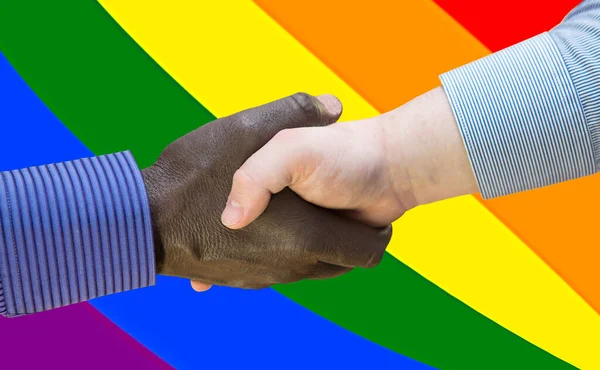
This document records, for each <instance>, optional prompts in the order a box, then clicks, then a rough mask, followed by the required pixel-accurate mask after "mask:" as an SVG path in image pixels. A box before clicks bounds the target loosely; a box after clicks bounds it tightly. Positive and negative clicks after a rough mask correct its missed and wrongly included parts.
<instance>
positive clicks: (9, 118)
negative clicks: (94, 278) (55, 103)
mask: <svg viewBox="0 0 600 370" xmlns="http://www.w3.org/2000/svg"><path fill="white" fill-rule="evenodd" d="M0 127H1V128H2V135H0V171H5V170H10V169H15V168H24V167H29V166H38V165H42V164H46V163H52V162H62V161H67V160H71V159H75V158H79V157H83V156H89V155H90V154H91V153H90V152H89V150H87V149H86V148H85V147H84V146H83V145H81V143H79V141H78V140H77V138H75V136H73V134H71V133H70V132H69V131H68V130H67V129H65V127H64V126H62V125H61V123H60V122H59V121H58V120H57V119H56V117H54V116H53V115H52V112H50V110H48V108H47V107H46V106H44V104H43V103H42V102H41V101H40V100H39V99H38V97H37V96H35V94H34V93H33V92H32V91H31V90H30V89H29V87H28V86H27V85H26V84H25V82H24V81H23V80H22V79H21V78H20V77H19V75H18V74H17V73H16V71H15V70H14V69H13V68H12V67H11V66H10V64H9V63H8V61H7V60H6V58H5V57H4V55H2V53H0ZM0 348H1V349H0V358H1V359H0V363H1V365H0V368H2V369H45V368H60V369H65V370H69V369H82V368H85V369H114V370H120V369H123V370H128V369H133V368H143V369H148V370H152V369H157V370H160V369H162V370H167V369H170V368H171V367H170V366H169V365H167V364H166V363H165V362H163V361H162V360H161V359H159V358H158V357H157V356H155V355H154V354H153V353H152V352H150V351H149V350H147V349H146V348H144V347H143V346H141V345H140V344H139V343H137V342H136V341H135V340H133V339H132V338H131V337H130V336H129V335H127V334H126V333H124V332H123V331H122V330H121V329H119V328H118V327H117V326H116V325H114V324H113V323H112V322H110V321H109V320H107V319H106V318H105V317H103V316H102V315H101V314H100V313H99V312H98V311H97V310H96V309H94V308H93V307H91V306H90V305H89V304H88V303H80V304H77V305H72V306H69V307H64V308H59V309H55V310H52V311H48V312H44V313H40V314H36V315H31V316H25V317H20V318H15V319H3V318H0ZM107 354H110V356H107ZM90 359H93V361H90Z"/></svg>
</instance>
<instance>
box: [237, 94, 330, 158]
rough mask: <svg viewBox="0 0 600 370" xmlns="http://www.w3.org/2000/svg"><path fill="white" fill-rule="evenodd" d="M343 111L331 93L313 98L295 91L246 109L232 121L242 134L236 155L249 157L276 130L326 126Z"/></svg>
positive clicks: (269, 138) (275, 132)
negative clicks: (286, 95)
mask: <svg viewBox="0 0 600 370" xmlns="http://www.w3.org/2000/svg"><path fill="white" fill-rule="evenodd" d="M341 114H342V103H341V102H340V101H339V100H338V99H337V98H336V97H334V96H332V95H321V96H319V97H314V96H312V95H309V94H305V93H297V94H294V95H291V96H288V97H286V98H283V99H279V100H276V101H274V102H271V103H268V104H265V105H262V106H259V107H256V108H252V109H248V110H245V111H243V112H240V113H237V114H236V115H234V116H233V117H231V118H232V120H231V122H233V125H234V130H236V131H238V135H243V136H244V141H243V142H242V143H241V145H240V147H238V148H236V150H237V152H238V154H240V153H243V154H245V157H246V158H247V157H249V156H250V155H252V154H253V153H254V152H256V151H257V150H258V149H260V148H261V147H262V146H264V145H265V144H266V143H267V142H268V141H269V140H271V139H272V138H273V137H274V136H275V135H276V134H277V133H278V132H279V131H281V130H285V129H292V128H299V127H315V126H328V125H330V124H332V123H334V122H336V121H337V120H338V119H339V117H340V116H341Z"/></svg>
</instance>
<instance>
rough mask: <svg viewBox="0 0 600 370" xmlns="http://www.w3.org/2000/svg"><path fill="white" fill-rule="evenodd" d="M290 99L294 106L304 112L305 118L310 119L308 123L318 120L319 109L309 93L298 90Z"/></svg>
mask: <svg viewBox="0 0 600 370" xmlns="http://www.w3.org/2000/svg"><path fill="white" fill-rule="evenodd" d="M291 99H292V100H293V101H294V102H295V103H296V107H297V108H299V109H301V110H302V111H303V112H304V114H305V116H306V118H307V119H308V120H309V121H310V122H309V123H312V122H319V121H320V117H321V111H320V109H319V107H318V106H317V104H315V99H314V98H313V97H312V96H311V95H309V94H307V93H304V92H299V93H296V94H294V95H292V96H291Z"/></svg>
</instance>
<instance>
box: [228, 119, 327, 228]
mask: <svg viewBox="0 0 600 370" xmlns="http://www.w3.org/2000/svg"><path fill="white" fill-rule="evenodd" d="M328 136H329V135H328V133H327V128H299V129H292V130H284V131H280V132H279V133H278V134H277V135H276V136H275V137H274V138H273V140H271V141H269V142H268V143H267V144H266V145H265V146H264V147H262V148H261V149H260V150H259V151H257V152H256V153H254V154H253V155H252V156H251V157H250V158H249V159H248V160H247V161H246V162H245V163H244V164H243V165H242V167H240V168H239V169H238V171H237V172H236V173H235V174H234V176H233V183H232V186H231V192H230V194H229V198H228V201H227V205H226V206H225V209H224V211H223V214H222V216H221V221H222V222H223V224H224V225H225V226H227V227H229V228H231V229H239V228H242V227H245V226H246V225H248V224H249V223H251V222H252V221H254V220H255V219H256V218H257V217H258V216H260V215H261V214H262V213H263V212H264V210H265V209H266V207H267V205H268V204H269V200H270V198H271V194H275V193H278V192H280V191H281V190H282V189H284V188H285V187H288V186H291V185H293V184H295V183H297V182H298V181H302V180H303V179H305V178H307V177H308V176H310V174H312V173H313V172H314V171H315V169H316V168H317V167H318V166H319V164H320V162H321V161H322V158H323V155H324V150H325V148H326V145H325V143H326V140H327V137H328Z"/></svg>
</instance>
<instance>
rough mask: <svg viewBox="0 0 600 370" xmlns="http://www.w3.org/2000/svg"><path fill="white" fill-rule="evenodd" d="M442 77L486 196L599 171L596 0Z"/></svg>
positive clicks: (599, 8)
mask: <svg viewBox="0 0 600 370" xmlns="http://www.w3.org/2000/svg"><path fill="white" fill-rule="evenodd" d="M440 80H441V81H442V86H443V88H444V90H445V92H446V95H447V96H448V99H449V101H450V105H451V107H452V110H453V113H454V117H455V118H456V121H457V124H458V127H459V129H460V132H461V135H462V138H463V140H464V144H465V147H466V149H467V153H468V156H469V160H470V162H471V165H472V168H473V172H474V174H475V178H476V179H477V184H478V186H479V190H480V192H481V194H482V196H483V197H484V198H486V199H489V198H493V197H498V196H503V195H507V194H511V193H516V192H521V191H526V190H530V189H535V188H539V187H543V186H548V185H552V184H555V183H559V182H563V181H567V180H571V179H575V178H578V177H583V176H587V175H591V174H594V173H596V172H597V171H598V168H599V162H600V0H586V1H583V2H582V3H581V4H580V5H579V6H578V7H576V8H575V9H574V10H573V11H572V12H571V13H570V14H569V15H568V16H567V17H566V18H565V19H564V20H563V22H562V23H561V24H560V25H558V26H557V27H555V28H554V29H552V30H550V31H549V32H545V33H542V34H540V35H538V36H536V37H533V38H531V39H529V40H526V41H524V42H521V43H519V44H517V45H514V46H512V47H509V48H507V49H504V50H502V51H499V52H497V53H495V54H492V55H490V56H487V57H485V58H482V59H479V60H477V61H475V62H473V63H470V64H467V65H465V66H462V67H460V68H457V69H455V70H452V71H449V72H447V73H444V74H442V75H441V76H440Z"/></svg>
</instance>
